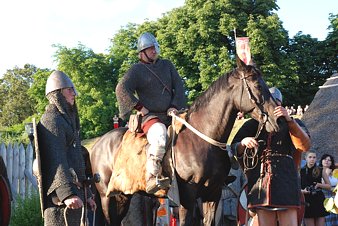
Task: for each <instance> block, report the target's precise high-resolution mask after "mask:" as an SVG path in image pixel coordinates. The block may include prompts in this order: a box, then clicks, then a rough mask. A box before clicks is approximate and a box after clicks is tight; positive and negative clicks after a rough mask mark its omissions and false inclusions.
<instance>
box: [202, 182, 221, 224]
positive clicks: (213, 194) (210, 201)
mask: <svg viewBox="0 0 338 226" xmlns="http://www.w3.org/2000/svg"><path fill="white" fill-rule="evenodd" d="M201 193H202V195H201V198H202V208H203V225H205V226H214V225H215V219H216V209H217V206H218V203H219V200H220V198H221V194H222V187H221V185H220V184H218V183H211V184H209V187H207V188H204V189H203V190H202V192H201Z"/></svg>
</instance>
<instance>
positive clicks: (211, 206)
mask: <svg viewBox="0 0 338 226" xmlns="http://www.w3.org/2000/svg"><path fill="white" fill-rule="evenodd" d="M217 205H218V202H203V204H202V207H203V225H205V226H213V225H215V220H214V219H215V215H216V208H217Z"/></svg>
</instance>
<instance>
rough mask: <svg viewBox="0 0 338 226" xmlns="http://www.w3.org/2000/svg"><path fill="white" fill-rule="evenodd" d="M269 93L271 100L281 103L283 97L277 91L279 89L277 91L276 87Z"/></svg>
mask: <svg viewBox="0 0 338 226" xmlns="http://www.w3.org/2000/svg"><path fill="white" fill-rule="evenodd" d="M269 91H270V93H271V95H272V97H273V98H275V99H276V100H278V101H280V102H281V103H282V102H283V96H282V93H281V92H280V91H279V89H277V88H276V87H271V88H270V89H269Z"/></svg>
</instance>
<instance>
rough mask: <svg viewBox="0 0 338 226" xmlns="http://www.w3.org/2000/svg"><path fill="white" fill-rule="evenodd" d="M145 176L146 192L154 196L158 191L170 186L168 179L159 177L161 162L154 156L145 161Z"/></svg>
mask: <svg viewBox="0 0 338 226" xmlns="http://www.w3.org/2000/svg"><path fill="white" fill-rule="evenodd" d="M146 168H147V174H146V192H147V193H148V194H154V193H156V192H157V191H158V190H160V189H166V188H169V186H170V179H169V177H163V176H161V171H162V170H161V169H162V167H161V161H160V160H159V159H157V158H155V157H154V156H150V158H149V159H148V160H147V167H146Z"/></svg>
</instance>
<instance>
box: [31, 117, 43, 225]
mask: <svg viewBox="0 0 338 226" xmlns="http://www.w3.org/2000/svg"><path fill="white" fill-rule="evenodd" d="M33 128H34V151H35V160H34V163H33V172H34V175H35V177H36V179H37V182H38V189H39V197H40V208H41V215H42V218H43V210H44V203H43V186H42V173H41V172H42V171H41V159H40V150H39V142H38V128H37V126H36V121H35V118H33Z"/></svg>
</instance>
